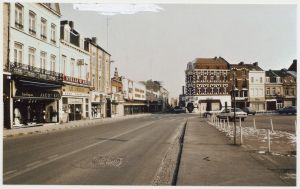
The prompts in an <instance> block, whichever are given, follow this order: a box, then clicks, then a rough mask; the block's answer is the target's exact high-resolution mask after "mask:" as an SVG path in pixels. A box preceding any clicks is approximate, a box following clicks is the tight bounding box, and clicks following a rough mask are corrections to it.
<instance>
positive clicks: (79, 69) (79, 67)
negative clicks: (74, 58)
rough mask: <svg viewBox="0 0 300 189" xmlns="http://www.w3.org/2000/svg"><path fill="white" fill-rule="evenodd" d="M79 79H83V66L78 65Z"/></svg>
mask: <svg viewBox="0 0 300 189" xmlns="http://www.w3.org/2000/svg"><path fill="white" fill-rule="evenodd" d="M78 78H79V79H81V65H78Z"/></svg>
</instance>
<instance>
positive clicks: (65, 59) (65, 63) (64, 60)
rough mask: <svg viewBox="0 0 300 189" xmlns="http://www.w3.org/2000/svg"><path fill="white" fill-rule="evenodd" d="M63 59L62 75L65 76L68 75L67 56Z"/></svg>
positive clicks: (63, 56)
mask: <svg viewBox="0 0 300 189" xmlns="http://www.w3.org/2000/svg"><path fill="white" fill-rule="evenodd" d="M61 58H62V66H63V67H62V71H63V72H62V73H63V74H64V75H66V66H67V57H66V56H65V55H62V56H61Z"/></svg>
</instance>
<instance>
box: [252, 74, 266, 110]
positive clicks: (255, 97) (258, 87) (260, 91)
mask: <svg viewBox="0 0 300 189" xmlns="http://www.w3.org/2000/svg"><path fill="white" fill-rule="evenodd" d="M265 81H266V77H265V71H262V70H260V71H259V70H250V71H249V102H250V107H252V108H253V109H255V110H256V111H265V109H266V108H265Z"/></svg>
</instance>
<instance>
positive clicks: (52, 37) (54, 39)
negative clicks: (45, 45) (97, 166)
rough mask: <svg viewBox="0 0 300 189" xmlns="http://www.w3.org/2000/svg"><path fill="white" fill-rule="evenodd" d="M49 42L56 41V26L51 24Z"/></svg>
mask: <svg viewBox="0 0 300 189" xmlns="http://www.w3.org/2000/svg"><path fill="white" fill-rule="evenodd" d="M51 42H52V43H56V26H55V24H51Z"/></svg>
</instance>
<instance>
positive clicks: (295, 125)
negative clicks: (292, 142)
mask: <svg viewBox="0 0 300 189" xmlns="http://www.w3.org/2000/svg"><path fill="white" fill-rule="evenodd" d="M296 133H297V119H296V120H295V135H296Z"/></svg>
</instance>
